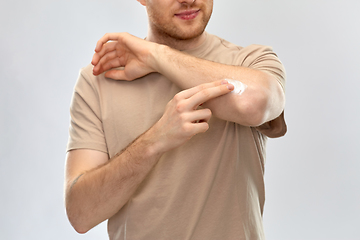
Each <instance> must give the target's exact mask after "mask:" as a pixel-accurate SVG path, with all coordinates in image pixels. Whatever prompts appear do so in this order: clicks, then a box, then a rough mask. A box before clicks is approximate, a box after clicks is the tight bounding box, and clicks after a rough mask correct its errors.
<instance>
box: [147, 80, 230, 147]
mask: <svg viewBox="0 0 360 240" xmlns="http://www.w3.org/2000/svg"><path fill="white" fill-rule="evenodd" d="M233 89H234V86H233V85H231V84H229V83H228V82H227V81H224V80H222V81H216V82H212V83H205V84H202V85H199V86H196V87H193V88H190V89H187V90H184V91H181V92H179V93H178V94H176V95H175V96H174V98H173V99H172V100H171V101H170V102H169V103H168V104H167V106H166V109H165V113H164V115H163V116H162V117H161V119H160V120H159V121H158V122H157V123H156V124H155V125H154V126H153V127H152V128H151V129H150V131H151V134H152V137H154V139H155V141H156V142H157V143H158V146H159V149H160V150H158V151H160V152H166V151H169V150H171V149H173V148H176V147H179V146H180V145H182V144H184V143H185V142H186V141H188V140H189V139H190V138H192V137H193V136H194V135H196V134H198V133H202V132H206V131H207V130H208V128H209V124H208V121H209V119H210V117H211V111H210V109H207V108H204V109H198V107H199V106H200V105H201V104H202V103H205V102H206V101H208V100H210V99H214V98H216V97H219V96H222V95H225V94H227V93H229V92H231V91H232V90H233Z"/></svg>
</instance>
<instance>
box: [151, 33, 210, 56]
mask: <svg viewBox="0 0 360 240" xmlns="http://www.w3.org/2000/svg"><path fill="white" fill-rule="evenodd" d="M205 39H206V34H205V31H204V32H203V33H201V34H200V35H199V36H197V37H195V38H191V39H175V38H173V37H171V36H169V35H167V34H154V33H153V32H152V31H151V30H149V31H148V36H147V37H146V40H148V41H150V42H155V43H159V44H163V45H167V46H169V47H171V48H174V49H176V50H179V51H183V50H189V49H193V48H196V47H198V46H200V45H201V44H202V43H203V42H204V41H205Z"/></svg>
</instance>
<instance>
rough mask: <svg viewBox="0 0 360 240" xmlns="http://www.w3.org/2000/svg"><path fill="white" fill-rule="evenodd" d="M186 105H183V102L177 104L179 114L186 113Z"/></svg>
mask: <svg viewBox="0 0 360 240" xmlns="http://www.w3.org/2000/svg"><path fill="white" fill-rule="evenodd" d="M184 105H185V104H183V103H182V102H179V103H177V104H176V108H175V109H176V111H177V112H179V113H181V112H183V111H184V109H185V106H184Z"/></svg>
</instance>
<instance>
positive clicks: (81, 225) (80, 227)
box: [68, 216, 91, 234]
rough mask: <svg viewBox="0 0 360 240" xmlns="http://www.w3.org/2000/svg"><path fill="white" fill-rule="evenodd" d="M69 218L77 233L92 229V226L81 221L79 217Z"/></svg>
mask: <svg viewBox="0 0 360 240" xmlns="http://www.w3.org/2000/svg"><path fill="white" fill-rule="evenodd" d="M68 218H69V222H70V224H71V226H72V227H73V228H74V230H75V231H76V232H77V233H80V234H85V233H87V232H88V231H89V230H90V229H91V228H90V227H87V226H86V225H85V224H84V223H83V222H82V221H79V220H78V219H74V218H71V217H69V216H68Z"/></svg>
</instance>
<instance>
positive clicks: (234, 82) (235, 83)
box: [225, 79, 247, 95]
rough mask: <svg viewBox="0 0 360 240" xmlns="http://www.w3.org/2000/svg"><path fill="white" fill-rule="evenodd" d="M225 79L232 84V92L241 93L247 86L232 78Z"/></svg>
mask: <svg viewBox="0 0 360 240" xmlns="http://www.w3.org/2000/svg"><path fill="white" fill-rule="evenodd" d="M225 80H226V81H228V83H230V84H232V85H233V86H234V90H232V91H231V92H232V93H235V94H239V95H241V94H242V93H243V92H244V91H245V89H246V88H247V85H246V84H244V83H242V82H240V81H238V80H233V79H225Z"/></svg>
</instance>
